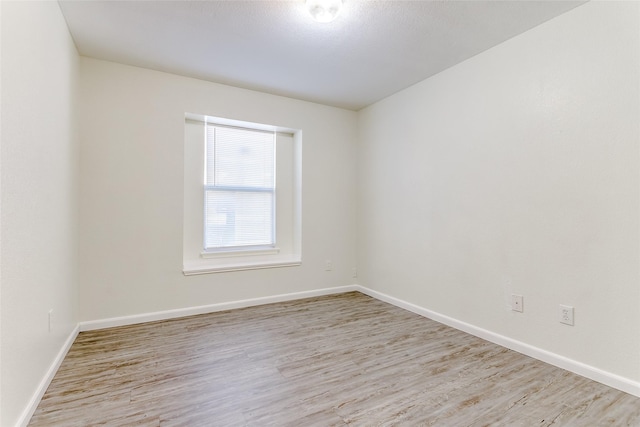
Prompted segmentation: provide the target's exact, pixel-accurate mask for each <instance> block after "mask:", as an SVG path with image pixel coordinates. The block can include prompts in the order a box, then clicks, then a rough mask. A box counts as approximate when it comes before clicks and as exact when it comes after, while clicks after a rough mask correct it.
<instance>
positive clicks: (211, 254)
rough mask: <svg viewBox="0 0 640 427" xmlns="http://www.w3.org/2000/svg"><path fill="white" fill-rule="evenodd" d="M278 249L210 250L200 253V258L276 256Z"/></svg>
mask: <svg viewBox="0 0 640 427" xmlns="http://www.w3.org/2000/svg"><path fill="white" fill-rule="evenodd" d="M279 253H280V248H271V247H268V248H262V249H231V250H230V249H227V248H222V249H219V250H210V251H202V252H200V258H231V257H238V256H255V255H277V254H279Z"/></svg>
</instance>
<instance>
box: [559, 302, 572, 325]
mask: <svg viewBox="0 0 640 427" xmlns="http://www.w3.org/2000/svg"><path fill="white" fill-rule="evenodd" d="M560 323H564V324H565V325H570V326H573V307H571V306H569V305H562V304H560Z"/></svg>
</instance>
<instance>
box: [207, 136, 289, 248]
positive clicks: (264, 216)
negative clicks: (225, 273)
mask: <svg viewBox="0 0 640 427" xmlns="http://www.w3.org/2000/svg"><path fill="white" fill-rule="evenodd" d="M275 148H276V146H275V132H265V131H259V130H253V129H243V128H231V127H223V126H217V125H212V124H208V125H207V140H206V151H205V158H206V168H205V185H204V209H205V214H204V250H205V251H209V252H211V251H217V250H225V249H226V250H229V249H243V248H256V249H260V248H274V247H275V243H276V242H275V238H276V236H275V216H276V214H275V208H276V203H275V190H276V189H275Z"/></svg>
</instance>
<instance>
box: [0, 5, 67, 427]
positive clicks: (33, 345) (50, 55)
mask: <svg viewBox="0 0 640 427" xmlns="http://www.w3.org/2000/svg"><path fill="white" fill-rule="evenodd" d="M77 72H78V55H77V52H76V50H75V47H74V45H73V42H72V40H71V37H70V36H69V33H68V31H67V27H66V23H65V21H64V19H63V17H62V14H61V13H60V10H59V7H58V4H57V3H56V2H2V153H1V160H2V165H1V173H2V176H1V183H2V192H1V199H2V201H1V203H2V212H1V216H0V222H1V227H0V230H1V233H2V242H1V252H0V256H1V258H2V270H1V271H0V277H1V283H2V288H1V290H0V291H1V293H2V307H1V317H2V320H1V322H2V337H1V342H0V348H1V352H2V358H1V360H2V365H1V372H2V385H1V389H2V390H1V391H2V417H1V419H0V424H1V425H3V426H11V425H14V424H15V423H16V422H17V421H18V419H19V418H20V417H21V416H22V413H23V411H25V410H26V409H28V406H29V404H30V402H31V399H32V398H33V397H34V393H36V391H37V388H38V386H39V384H40V382H41V380H42V379H43V378H44V377H45V376H46V373H47V371H48V370H49V368H50V367H51V366H52V364H53V362H54V359H55V358H56V356H57V355H58V353H59V352H60V351H61V349H62V348H63V347H64V343H65V340H66V339H67V338H68V337H69V336H70V334H71V333H72V331H73V330H74V328H75V327H76V325H77V322H78V316H77V309H76V301H77V292H78V289H77V274H76V272H77V222H78V197H77V192H78V188H77V184H78V175H77V172H78V153H77V152H78V150H77V145H76V142H75V141H76V140H75V135H74V113H75V98H76V96H75V90H76V78H77ZM50 309H53V330H52V331H51V332H49V331H48V312H49V310H50Z"/></svg>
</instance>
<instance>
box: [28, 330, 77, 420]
mask: <svg viewBox="0 0 640 427" xmlns="http://www.w3.org/2000/svg"><path fill="white" fill-rule="evenodd" d="M79 331H80V328H79V325H76V327H75V328H73V330H72V331H71V333H70V334H69V336H68V337H67V339H66V341H65V342H64V344H63V345H62V348H60V351H59V352H58V354H57V355H56V357H55V359H53V362H52V363H51V366H49V369H48V370H47V373H46V374H45V376H44V377H43V378H42V380H41V381H40V384H38V387H37V388H36V391H35V393H33V396H31V399H30V400H29V403H28V405H27V407H26V408H25V409H24V411H23V412H22V415H20V418H18V422H17V423H16V426H19V427H26V426H27V424H29V421H31V417H32V416H33V413H34V412H36V409H37V408H38V404H39V403H40V400H41V399H42V396H44V393H45V392H46V391H47V388H49V384H51V381H52V380H53V377H54V376H55V375H56V372H58V368H59V367H60V365H61V364H62V361H63V360H64V358H65V356H66V355H67V353H68V352H69V349H70V348H71V345H72V344H73V342H74V341H75V339H76V337H77V336H78V332H79Z"/></svg>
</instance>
